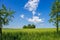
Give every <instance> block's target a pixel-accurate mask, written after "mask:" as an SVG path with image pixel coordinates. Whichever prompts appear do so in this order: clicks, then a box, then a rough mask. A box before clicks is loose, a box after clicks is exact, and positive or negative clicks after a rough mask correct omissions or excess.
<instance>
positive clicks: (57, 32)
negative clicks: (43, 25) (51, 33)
mask: <svg viewBox="0 0 60 40" xmlns="http://www.w3.org/2000/svg"><path fill="white" fill-rule="evenodd" d="M58 28H59V26H58V23H57V33H58V31H59V29H58Z"/></svg>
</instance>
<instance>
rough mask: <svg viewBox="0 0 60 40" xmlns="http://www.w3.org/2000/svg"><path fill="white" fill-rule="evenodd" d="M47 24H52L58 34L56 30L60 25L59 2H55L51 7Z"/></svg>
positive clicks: (56, 0) (59, 0) (58, 0)
mask: <svg viewBox="0 0 60 40" xmlns="http://www.w3.org/2000/svg"><path fill="white" fill-rule="evenodd" d="M49 22H53V23H54V25H55V26H56V28H57V33H58V28H59V23H60V0H55V2H54V4H53V5H52V10H51V13H50V20H49Z"/></svg>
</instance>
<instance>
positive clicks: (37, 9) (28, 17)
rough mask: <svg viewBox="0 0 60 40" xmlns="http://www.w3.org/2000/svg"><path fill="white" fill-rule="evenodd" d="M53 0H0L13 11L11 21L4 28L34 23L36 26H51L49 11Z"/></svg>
mask: <svg viewBox="0 0 60 40" xmlns="http://www.w3.org/2000/svg"><path fill="white" fill-rule="evenodd" d="M53 2H54V0H0V8H1V5H2V4H4V5H5V6H6V7H7V9H8V8H10V9H12V10H14V11H15V14H14V18H13V19H12V20H13V21H12V22H11V21H10V22H9V25H7V26H4V28H22V27H23V26H24V25H28V24H35V25H36V28H53V27H54V26H53V24H52V23H49V22H48V20H49V18H50V17H49V13H50V11H51V6H52V3H53Z"/></svg>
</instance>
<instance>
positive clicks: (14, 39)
mask: <svg viewBox="0 0 60 40" xmlns="http://www.w3.org/2000/svg"><path fill="white" fill-rule="evenodd" d="M2 40H60V32H59V33H58V34H57V33H56V29H55V28H48V29H3V35H2Z"/></svg>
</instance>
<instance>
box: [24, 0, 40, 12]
mask: <svg viewBox="0 0 60 40" xmlns="http://www.w3.org/2000/svg"><path fill="white" fill-rule="evenodd" d="M38 3H39V0H29V1H28V2H27V3H26V4H25V6H24V8H26V9H28V10H29V11H36V9H37V7H38Z"/></svg>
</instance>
